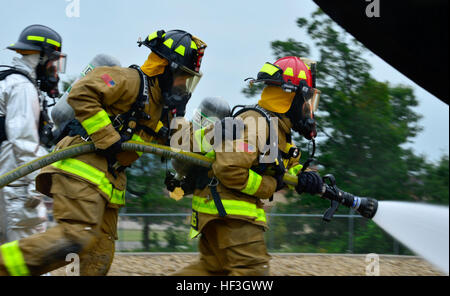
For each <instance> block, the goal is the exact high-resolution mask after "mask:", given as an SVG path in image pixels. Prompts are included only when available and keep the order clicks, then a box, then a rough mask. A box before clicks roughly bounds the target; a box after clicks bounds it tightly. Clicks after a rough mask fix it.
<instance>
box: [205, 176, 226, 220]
mask: <svg viewBox="0 0 450 296" xmlns="http://www.w3.org/2000/svg"><path fill="white" fill-rule="evenodd" d="M214 180H215V178H214V179H212V182H214ZM217 185H218V182H216V183H215V184H209V189H210V190H211V195H212V198H213V200H214V204H215V205H216V208H217V212H219V216H220V217H225V216H226V215H227V212H226V211H225V207H224V206H223V203H222V200H221V199H220V195H219V192H217Z"/></svg>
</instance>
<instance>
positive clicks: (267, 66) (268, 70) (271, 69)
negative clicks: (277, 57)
mask: <svg viewBox="0 0 450 296" xmlns="http://www.w3.org/2000/svg"><path fill="white" fill-rule="evenodd" d="M279 70H280V69H279V68H277V67H275V66H274V65H272V64H268V63H265V64H264V66H263V67H262V68H261V70H260V71H259V72H264V73H267V74H269V75H270V76H272V75H273V74H275V72H277V71H279Z"/></svg>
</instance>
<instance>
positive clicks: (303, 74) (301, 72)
mask: <svg viewBox="0 0 450 296" xmlns="http://www.w3.org/2000/svg"><path fill="white" fill-rule="evenodd" d="M298 78H301V79H306V73H305V71H304V70H301V71H300V73H299V74H298Z"/></svg>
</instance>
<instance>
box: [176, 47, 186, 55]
mask: <svg viewBox="0 0 450 296" xmlns="http://www.w3.org/2000/svg"><path fill="white" fill-rule="evenodd" d="M185 50H186V47H184V46H183V45H179V46H178V47H177V49H175V52H176V53H178V54H180V55H181V56H183V57H184V52H185Z"/></svg>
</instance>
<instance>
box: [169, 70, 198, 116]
mask: <svg viewBox="0 0 450 296" xmlns="http://www.w3.org/2000/svg"><path fill="white" fill-rule="evenodd" d="M172 75H173V76H172V77H173V83H172V86H171V88H170V90H169V91H168V92H164V93H163V96H164V97H165V99H164V100H165V104H166V106H167V107H168V108H169V109H170V110H172V114H175V115H176V116H184V114H185V110H186V104H187V103H188V101H189V99H190V98H191V95H192V92H193V91H194V90H195V87H196V86H197V84H198V82H199V80H200V78H201V75H199V76H197V75H191V74H189V73H187V72H185V71H183V70H182V69H180V68H177V69H175V70H174V71H173V73H172Z"/></svg>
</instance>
